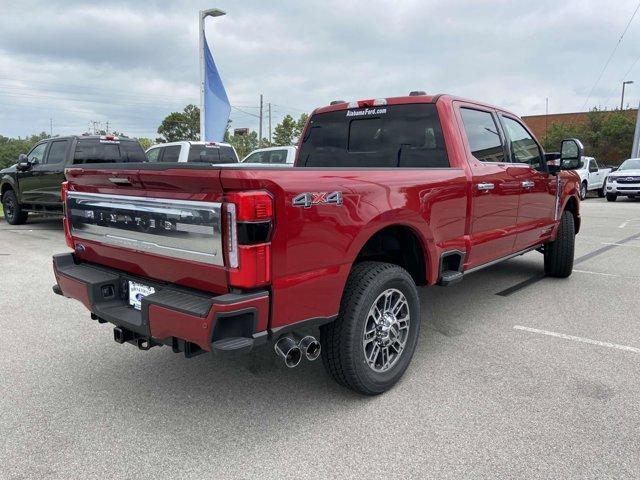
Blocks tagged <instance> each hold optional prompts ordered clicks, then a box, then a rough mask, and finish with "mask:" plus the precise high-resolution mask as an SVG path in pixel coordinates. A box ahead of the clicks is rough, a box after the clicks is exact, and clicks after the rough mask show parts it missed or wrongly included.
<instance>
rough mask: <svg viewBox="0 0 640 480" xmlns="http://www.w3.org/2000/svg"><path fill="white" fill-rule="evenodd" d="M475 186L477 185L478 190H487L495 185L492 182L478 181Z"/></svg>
mask: <svg viewBox="0 0 640 480" xmlns="http://www.w3.org/2000/svg"><path fill="white" fill-rule="evenodd" d="M476 187H478V190H481V191H488V190H493V189H494V188H496V186H495V185H494V184H493V183H479V184H478V185H476Z"/></svg>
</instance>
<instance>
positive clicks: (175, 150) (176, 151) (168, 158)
mask: <svg viewBox="0 0 640 480" xmlns="http://www.w3.org/2000/svg"><path fill="white" fill-rule="evenodd" d="M162 151H163V152H162V160H161V161H162V163H173V162H177V161H178V160H179V159H180V145H172V146H170V147H162Z"/></svg>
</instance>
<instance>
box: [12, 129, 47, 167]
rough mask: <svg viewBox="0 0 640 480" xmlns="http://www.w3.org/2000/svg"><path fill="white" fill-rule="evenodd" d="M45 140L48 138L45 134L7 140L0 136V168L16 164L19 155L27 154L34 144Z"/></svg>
mask: <svg viewBox="0 0 640 480" xmlns="http://www.w3.org/2000/svg"><path fill="white" fill-rule="evenodd" d="M45 138H49V134H48V133H46V132H42V133H39V134H37V135H31V136H29V137H27V138H20V137H18V138H9V137H4V136H2V135H0V168H5V167H8V166H9V165H13V164H14V163H18V156H20V154H21V153H29V150H31V149H32V148H33V146H34V145H35V144H36V143H38V142H39V141H40V140H43V139H45Z"/></svg>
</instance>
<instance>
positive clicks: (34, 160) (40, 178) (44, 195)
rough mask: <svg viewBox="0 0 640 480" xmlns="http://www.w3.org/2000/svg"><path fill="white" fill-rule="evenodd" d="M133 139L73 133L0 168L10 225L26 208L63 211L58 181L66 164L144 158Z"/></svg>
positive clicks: (23, 217) (19, 220)
mask: <svg viewBox="0 0 640 480" xmlns="http://www.w3.org/2000/svg"><path fill="white" fill-rule="evenodd" d="M145 161H146V156H145V153H144V149H143V148H142V146H141V145H140V143H138V141H137V140H136V139H132V138H121V137H116V136H113V135H101V136H98V135H75V136H70V137H55V138H48V139H46V140H42V141H41V142H39V143H38V144H36V145H35V146H34V147H33V148H32V149H31V151H30V152H29V153H28V154H26V155H25V154H21V155H20V157H19V158H18V163H17V164H15V165H13V166H11V167H8V168H5V169H4V170H0V200H1V201H2V207H3V208H4V216H5V218H6V220H7V222H8V223H10V224H11V225H19V224H22V223H25V222H26V221H27V216H28V215H29V212H62V199H61V197H60V185H61V184H62V182H64V180H65V177H64V170H65V168H67V167H71V166H74V165H81V164H84V163H114V162H118V163H120V162H145Z"/></svg>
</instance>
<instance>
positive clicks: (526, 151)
mask: <svg viewBox="0 0 640 480" xmlns="http://www.w3.org/2000/svg"><path fill="white" fill-rule="evenodd" d="M500 118H501V121H502V125H503V127H504V131H505V134H506V138H507V147H508V151H509V155H510V157H511V161H512V164H511V167H510V170H511V174H512V176H513V177H514V178H515V179H517V181H518V185H519V187H520V188H521V195H520V203H519V206H518V222H517V228H518V235H517V237H516V243H515V247H514V250H515V251H520V250H524V249H526V248H528V247H531V246H535V245H537V244H539V243H540V242H541V239H543V238H545V237H546V236H548V235H549V233H551V230H552V229H553V226H554V221H555V218H554V215H555V204H556V195H557V192H558V189H557V182H558V177H557V176H554V175H550V174H549V172H548V169H547V165H546V163H545V162H544V155H543V150H542V147H541V146H540V145H539V144H538V142H536V140H535V138H534V137H533V135H532V134H531V133H530V132H529V130H528V129H527V128H526V127H525V126H524V124H523V123H522V122H521V121H520V120H518V119H517V118H515V117H512V116H510V115H505V114H501V115H500Z"/></svg>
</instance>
